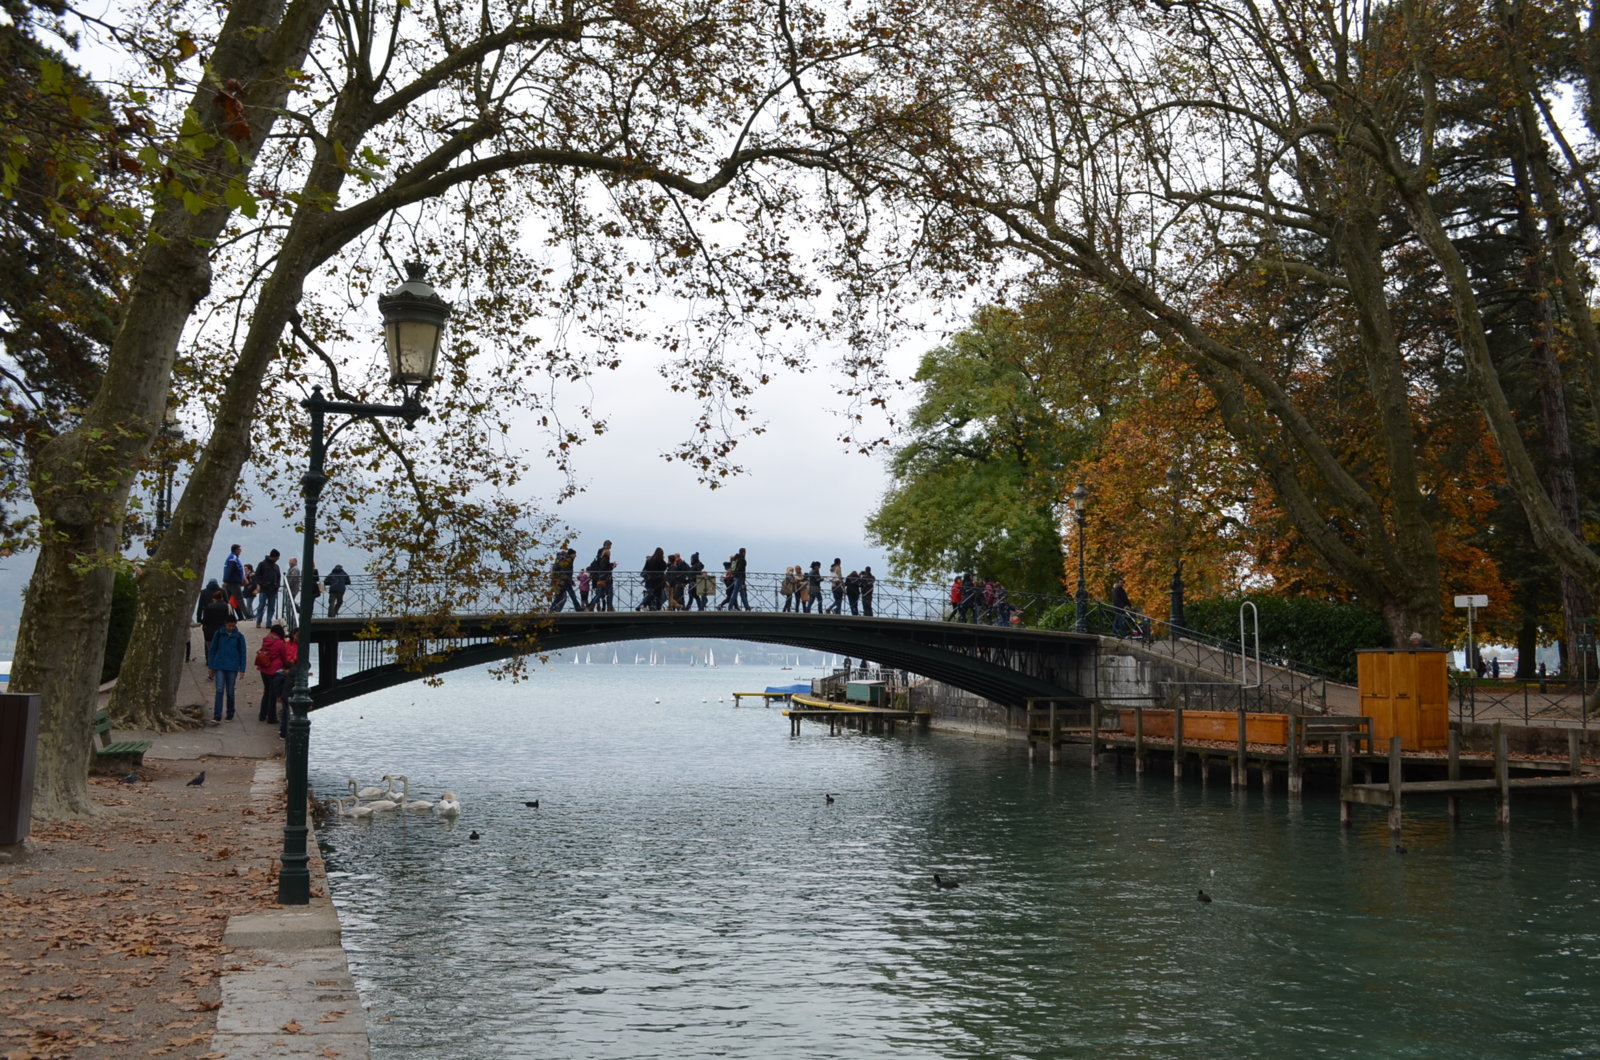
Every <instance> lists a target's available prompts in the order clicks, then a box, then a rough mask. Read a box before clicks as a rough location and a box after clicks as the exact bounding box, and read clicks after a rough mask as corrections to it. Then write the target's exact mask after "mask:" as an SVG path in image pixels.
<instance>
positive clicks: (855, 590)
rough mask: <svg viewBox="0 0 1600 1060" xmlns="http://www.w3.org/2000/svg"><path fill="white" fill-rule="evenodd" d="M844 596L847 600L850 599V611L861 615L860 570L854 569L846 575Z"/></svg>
mask: <svg viewBox="0 0 1600 1060" xmlns="http://www.w3.org/2000/svg"><path fill="white" fill-rule="evenodd" d="M844 596H845V599H846V600H848V601H850V613H851V614H852V615H859V614H860V613H861V572H860V571H855V570H853V571H851V572H850V573H849V574H846V575H845V576H844Z"/></svg>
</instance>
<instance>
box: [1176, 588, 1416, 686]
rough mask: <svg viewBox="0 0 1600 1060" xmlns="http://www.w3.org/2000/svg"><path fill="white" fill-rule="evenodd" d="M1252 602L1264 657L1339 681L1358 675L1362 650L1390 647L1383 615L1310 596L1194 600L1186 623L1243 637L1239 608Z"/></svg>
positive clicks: (1226, 635) (1232, 637) (1219, 634)
mask: <svg viewBox="0 0 1600 1060" xmlns="http://www.w3.org/2000/svg"><path fill="white" fill-rule="evenodd" d="M1245 601H1249V602H1250V603H1253V604H1255V605H1256V610H1257V612H1259V614H1260V616H1261V656H1262V658H1264V659H1265V658H1268V657H1271V658H1274V659H1276V658H1279V657H1283V658H1286V659H1288V660H1289V661H1291V662H1295V663H1301V664H1304V665H1306V666H1310V667H1313V668H1315V669H1317V670H1320V671H1322V672H1323V673H1325V674H1327V675H1328V676H1329V677H1332V678H1334V679H1336V680H1339V681H1346V682H1354V681H1355V679H1356V655H1355V653H1356V652H1357V651H1359V650H1361V649H1363V648H1390V647H1393V646H1394V645H1393V643H1392V641H1391V638H1390V636H1389V629H1388V627H1387V626H1385V625H1384V624H1383V619H1382V618H1380V617H1379V616H1378V615H1377V614H1375V613H1374V612H1372V611H1369V610H1368V609H1366V608H1364V607H1361V606H1360V605H1358V604H1344V603H1330V602H1328V601H1324V600H1310V599H1307V598H1305V597H1291V598H1287V599H1286V598H1283V597H1276V596H1263V595H1259V594H1255V595H1250V596H1239V597H1233V598H1231V599H1221V600H1194V601H1190V602H1189V603H1187V604H1186V605H1185V606H1184V610H1183V617H1184V625H1186V626H1188V627H1189V628H1190V629H1192V630H1195V631H1196V632H1199V633H1205V634H1209V635H1210V636H1213V637H1219V638H1222V639H1224V640H1229V641H1237V640H1238V639H1239V608H1240V606H1241V605H1242V604H1243V603H1244V602H1245ZM1248 618H1249V616H1248V614H1246V619H1247V628H1248Z"/></svg>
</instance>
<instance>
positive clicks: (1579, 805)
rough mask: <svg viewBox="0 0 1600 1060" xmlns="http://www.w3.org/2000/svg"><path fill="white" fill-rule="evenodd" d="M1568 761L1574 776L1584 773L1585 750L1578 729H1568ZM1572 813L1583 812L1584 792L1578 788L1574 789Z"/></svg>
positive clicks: (1574, 814) (1576, 814)
mask: <svg viewBox="0 0 1600 1060" xmlns="http://www.w3.org/2000/svg"><path fill="white" fill-rule="evenodd" d="M1567 762H1568V768H1569V769H1570V770H1571V773H1572V775H1573V776H1575V777H1576V776H1580V775H1582V773H1583V752H1582V751H1581V750H1580V748H1579V744H1578V730H1577V729H1568V730H1567ZM1572 813H1573V816H1578V815H1580V814H1582V813H1583V792H1582V790H1580V789H1578V788H1573V789H1572Z"/></svg>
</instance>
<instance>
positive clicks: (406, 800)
mask: <svg viewBox="0 0 1600 1060" xmlns="http://www.w3.org/2000/svg"><path fill="white" fill-rule="evenodd" d="M394 779H396V780H398V781H399V782H400V785H401V789H402V790H401V792H400V808H401V809H402V810H411V811H413V812H415V813H427V812H428V811H429V810H431V809H433V803H431V802H428V801H427V800H425V799H413V798H412V797H411V778H410V777H408V776H406V775H405V774H404V773H400V774H397V775H396V776H395V778H394Z"/></svg>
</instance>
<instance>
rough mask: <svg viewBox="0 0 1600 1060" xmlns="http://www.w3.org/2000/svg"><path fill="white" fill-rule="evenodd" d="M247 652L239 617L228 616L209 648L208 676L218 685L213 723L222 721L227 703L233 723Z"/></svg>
mask: <svg viewBox="0 0 1600 1060" xmlns="http://www.w3.org/2000/svg"><path fill="white" fill-rule="evenodd" d="M248 650H249V646H248V645H247V644H246V643H245V640H244V634H243V633H240V632H239V619H238V617H237V616H235V615H233V614H229V615H228V620H227V622H226V623H224V624H223V627H222V628H221V629H219V630H217V632H216V635H215V636H213V637H212V638H211V643H210V644H209V645H207V647H206V676H207V677H209V678H211V679H212V680H213V681H215V682H216V686H217V694H216V699H215V700H214V701H213V702H212V705H211V720H212V721H221V720H222V705H223V700H224V699H226V700H227V705H228V720H229V721H232V720H233V713H234V689H235V687H236V686H237V685H238V682H239V675H240V674H242V673H244V666H245V652H246V651H248Z"/></svg>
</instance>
